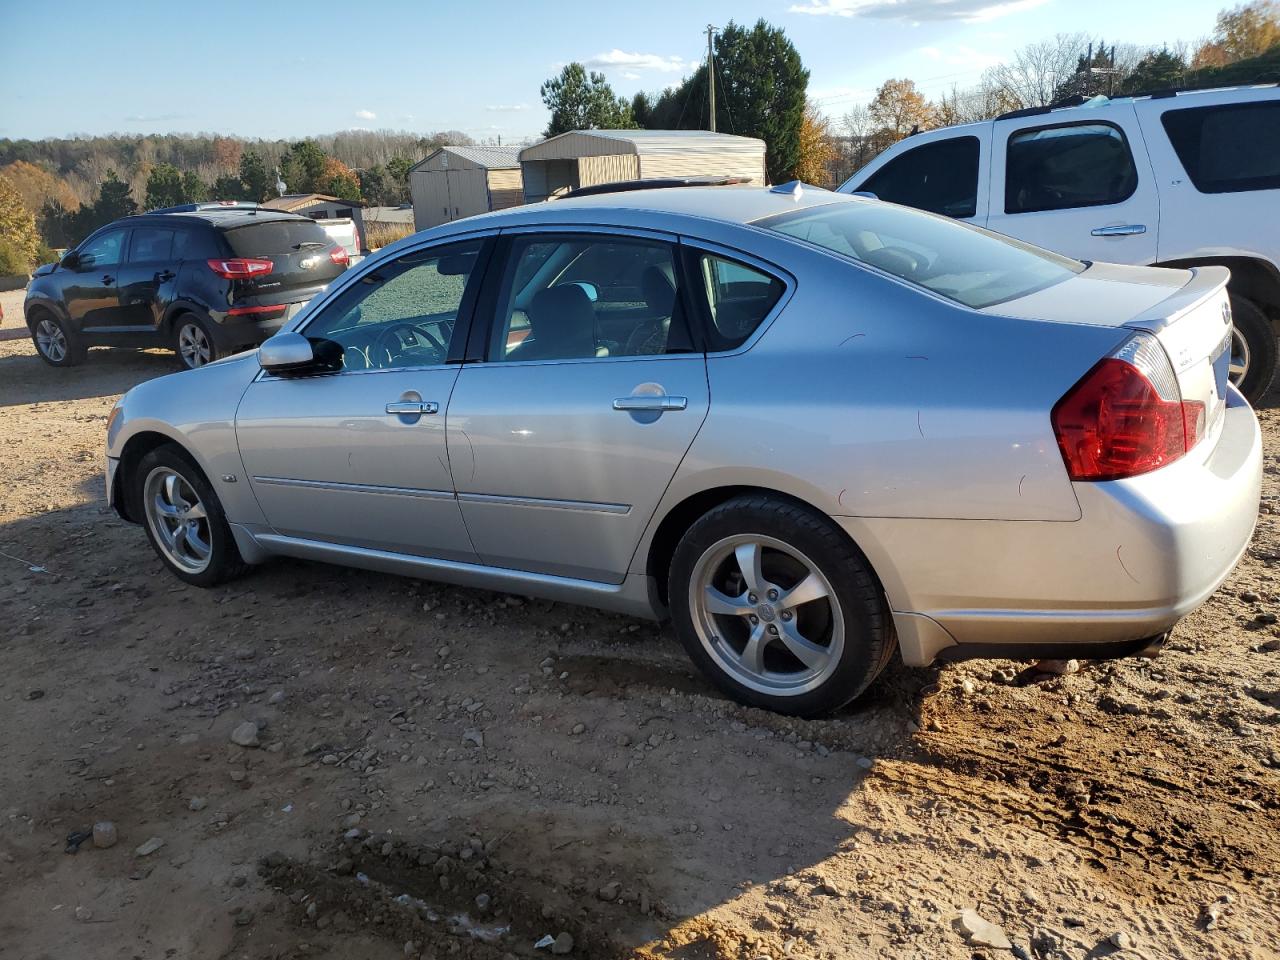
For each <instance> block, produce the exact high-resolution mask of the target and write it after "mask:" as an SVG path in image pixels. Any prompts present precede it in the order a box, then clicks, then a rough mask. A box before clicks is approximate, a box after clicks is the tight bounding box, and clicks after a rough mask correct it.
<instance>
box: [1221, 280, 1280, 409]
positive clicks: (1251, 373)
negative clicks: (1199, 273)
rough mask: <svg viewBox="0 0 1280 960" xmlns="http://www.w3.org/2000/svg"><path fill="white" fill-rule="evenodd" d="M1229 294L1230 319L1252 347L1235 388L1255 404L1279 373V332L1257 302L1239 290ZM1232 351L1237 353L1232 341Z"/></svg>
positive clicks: (1238, 332) (1246, 342)
mask: <svg viewBox="0 0 1280 960" xmlns="http://www.w3.org/2000/svg"><path fill="white" fill-rule="evenodd" d="M1228 294H1229V296H1230V298H1231V322H1232V323H1233V324H1234V325H1235V329H1236V333H1237V334H1239V335H1240V337H1241V339H1243V340H1244V343H1245V345H1246V347H1247V348H1248V351H1249V353H1248V364H1247V366H1246V367H1245V372H1244V376H1243V377H1241V378H1240V380H1239V382H1237V383H1236V389H1237V390H1239V391H1240V392H1241V393H1243V394H1244V396H1245V399H1246V400H1248V401H1249V402H1250V403H1252V404H1254V405H1255V406H1256V405H1257V404H1258V402H1259V401H1261V400H1262V398H1263V397H1265V396H1266V395H1267V391H1268V390H1269V389H1270V388H1271V380H1272V378H1273V377H1274V376H1275V373H1276V357H1277V353H1278V352H1280V351H1278V350H1277V347H1276V334H1275V331H1274V330H1273V329H1272V328H1271V321H1270V320H1268V319H1267V316H1266V314H1264V313H1263V312H1262V309H1261V308H1260V307H1259V306H1258V305H1257V304H1256V303H1254V302H1253V301H1252V300H1248V299H1246V298H1244V297H1242V296H1240V295H1239V294H1238V293H1230V291H1228ZM1232 353H1233V354H1235V353H1236V346H1235V344H1233V345H1232ZM1232 359H1233V360H1234V359H1235V357H1234V356H1233V358H1232Z"/></svg>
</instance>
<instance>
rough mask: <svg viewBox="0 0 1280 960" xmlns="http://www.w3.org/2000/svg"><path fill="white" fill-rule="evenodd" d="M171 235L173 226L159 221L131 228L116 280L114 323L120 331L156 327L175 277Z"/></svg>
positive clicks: (150, 330) (162, 315)
mask: <svg viewBox="0 0 1280 960" xmlns="http://www.w3.org/2000/svg"><path fill="white" fill-rule="evenodd" d="M174 235H175V230H174V228H173V227H169V226H166V225H164V223H163V221H162V222H161V223H158V224H156V225H155V226H152V225H150V224H139V225H138V226H135V227H134V228H133V230H132V231H131V233H130V237H129V249H128V252H127V253H126V255H125V261H124V263H123V264H121V266H120V271H119V279H118V284H119V289H120V310H119V311H118V313H117V318H118V320H117V322H116V324H115V326H116V327H117V329H118V330H119V331H120V332H122V333H151V332H154V331H157V330H159V329H160V324H161V321H162V320H163V319H164V311H165V308H166V307H167V306H168V304H169V303H170V302H171V301H172V300H173V296H174V288H175V286H176V283H177V279H178V268H177V265H176V263H175V262H174V256H173V247H174Z"/></svg>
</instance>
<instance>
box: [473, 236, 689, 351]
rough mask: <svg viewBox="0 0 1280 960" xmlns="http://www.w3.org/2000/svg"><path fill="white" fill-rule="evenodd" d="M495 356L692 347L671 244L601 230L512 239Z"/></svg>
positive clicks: (495, 335)
mask: <svg viewBox="0 0 1280 960" xmlns="http://www.w3.org/2000/svg"><path fill="white" fill-rule="evenodd" d="M500 290H501V292H500V294H499V297H498V312H497V321H498V322H497V323H495V324H494V329H493V336H492V339H491V341H490V344H489V350H488V359H489V360H491V361H518V360H585V359H592V358H604V357H642V356H653V355H655V354H664V353H673V352H683V351H686V350H688V349H690V341H689V335H688V329H687V325H686V322H685V317H684V310H683V308H682V301H681V297H680V292H679V275H678V273H677V271H676V266H675V252H674V247H673V245H672V244H670V243H667V242H666V241H662V240H647V239H640V238H618V237H606V236H596V235H577V236H575V235H555V236H549V235H545V234H544V235H533V234H531V235H527V236H518V237H515V238H514V239H513V240H512V243H511V253H510V254H509V256H508V258H507V267H506V270H505V277H504V278H503V282H502V285H501V287H500Z"/></svg>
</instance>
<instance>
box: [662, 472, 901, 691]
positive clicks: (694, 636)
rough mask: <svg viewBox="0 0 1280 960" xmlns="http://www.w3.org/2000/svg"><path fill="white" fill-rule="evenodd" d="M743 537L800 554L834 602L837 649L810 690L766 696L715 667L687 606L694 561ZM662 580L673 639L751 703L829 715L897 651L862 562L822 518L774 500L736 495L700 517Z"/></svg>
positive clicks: (884, 610) (874, 582) (718, 681)
mask: <svg viewBox="0 0 1280 960" xmlns="http://www.w3.org/2000/svg"><path fill="white" fill-rule="evenodd" d="M744 535H746V536H762V537H764V538H767V539H771V540H775V541H778V542H780V543H783V544H786V545H787V546H789V547H791V548H794V549H796V550H798V551H799V552H800V553H802V554H804V555H805V557H806V558H807V559H808V560H809V561H810V563H811V564H812V565H813V567H814V568H815V569H816V570H817V571H819V572H820V573H821V575H822V576H823V577H824V578H825V579H826V581H827V582H828V583H829V585H830V587H831V590H832V593H833V594H834V596H835V598H836V600H837V601H838V609H839V610H840V611H841V614H842V616H841V619H842V622H843V627H844V639H843V646H842V651H841V653H840V654H839V656H838V657H836V658H835V659H836V664H835V666H834V668H833V669H832V670H831V672H830V673H829V675H827V676H826V678H825V679H824V680H822V681H821V683H820V684H819V685H818V686H816V687H813V688H812V689H807V690H803V691H795V692H786V693H768V692H763V691H761V690H759V689H755V688H753V687H751V686H748V685H746V684H744V683H742V682H740V681H739V679H738V678H737V677H735V676H734V675H733V674H732V673H731V672H729V671H728V670H726V669H725V667H723V666H722V665H721V664H720V663H718V662H717V660H716V659H715V657H713V656H712V654H711V652H710V651H709V650H708V647H707V646H706V645H704V643H703V641H702V639H701V637H700V636H699V633H698V627H697V626H695V617H696V616H697V614H696V613H695V612H694V611H693V610H692V609H691V605H690V593H691V584H692V583H693V580H694V577H695V571H696V569H697V568H698V565H699V561H700V560H701V559H702V558H703V557H704V555H707V556H711V555H712V552H713V551H715V550H716V549H717V548H718V547H719V548H720V549H723V547H722V544H723V543H724V542H725V541H726V540H729V539H731V538H737V537H741V536H744ZM669 576H670V579H669V582H668V597H669V600H670V607H671V614H672V620H673V622H674V626H675V630H676V635H677V636H678V637H679V638H680V642H681V643H682V644H684V647H685V650H686V651H687V652H688V654H689V656H690V658H691V659H692V660H693V662H694V663H696V664H697V665H698V668H699V669H700V670H702V672H703V673H704V674H705V675H706V676H707V677H708V679H710V680H711V681H712V683H714V684H715V685H716V686H717V687H719V688H720V689H721V690H723V691H724V692H725V693H727V694H728V695H729V696H731V697H733V698H734V699H735V700H738V701H740V702H742V703H745V704H748V705H750V706H756V707H763V708H765V709H767V710H773V711H776V712H778V713H785V714H791V715H794V716H802V717H811V716H817V715H821V714H826V713H830V712H832V711H833V710H837V709H839V708H840V707H842V706H844V705H845V704H847V703H849V702H850V701H851V700H853V699H854V698H855V697H857V696H858V695H859V694H861V693H862V692H863V691H864V690H866V689H867V687H868V686H870V684H871V682H872V681H873V680H875V678H876V676H877V675H879V673H880V671H882V670H883V669H884V668H885V667H886V666H887V665H888V663H889V660H890V659H891V658H892V656H893V652H894V650H896V649H897V636H896V635H895V633H894V630H893V621H892V618H891V617H890V613H889V608H888V604H887V602H886V601H885V597H884V593H883V591H882V590H881V587H880V583H879V581H878V580H877V578H876V576H875V574H874V573H873V571H872V569H871V565H870V564H869V563H868V562H867V559H866V557H864V556H863V555H862V552H861V551H860V550H858V548H857V547H856V546H854V544H853V543H852V542H850V540H849V538H848V537H847V536H845V534H844V533H843V532H842V531H841V530H840V529H839V528H837V527H836V526H835V525H834V524H832V523H831V521H830V520H829V519H827V518H826V517H823V516H821V515H820V514H818V513H815V512H814V511H812V510H811V509H809V508H808V507H805V506H803V505H800V504H797V503H794V502H791V501H788V500H785V499H783V498H781V497H772V496H768V495H765V494H749V495H745V496H741V497H735V498H734V499H732V500H729V501H727V502H725V503H723V504H721V505H720V506H718V507H716V508H714V509H713V510H711V511H710V512H708V513H707V514H705V515H704V516H702V517H701V518H700V519H699V520H697V521H696V522H695V523H694V524H693V526H691V527H690V528H689V530H688V531H687V532H686V533H685V535H684V537H683V538H682V539H681V540H680V543H679V545H678V546H677V547H676V551H675V555H674V556H673V557H672V561H671V570H670V575H669ZM745 595H746V594H744V596H745ZM796 609H797V610H798V609H799V608H796ZM761 616H762V617H763V616H764V614H763V613H762V614H761ZM731 619H732V618H731ZM800 619H801V618H800V617H797V619H796V623H797V626H799V622H800ZM831 619H835V618H834V617H832V618H831ZM752 622H757V621H755V620H753V621H752ZM770 629H772V627H771V628H770Z"/></svg>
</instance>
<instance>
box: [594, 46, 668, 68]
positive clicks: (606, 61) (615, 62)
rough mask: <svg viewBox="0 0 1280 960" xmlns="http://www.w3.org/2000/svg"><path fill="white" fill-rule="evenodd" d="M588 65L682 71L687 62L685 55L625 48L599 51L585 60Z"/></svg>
mask: <svg viewBox="0 0 1280 960" xmlns="http://www.w3.org/2000/svg"><path fill="white" fill-rule="evenodd" d="M583 63H584V65H585V66H588V67H606V68H618V67H626V68H628V69H630V70H631V72H633V73H634V72H635V71H636V70H654V71H656V72H658V73H680V72H681V71H683V70H684V69H685V68H686V67H687V64H686V63H685V61H684V58H683V57H664V56H662V55H661V54H658V53H627V52H626V51H625V50H617V49H614V50H610V51H608V52H606V53H597V54H596V55H595V56H594V57H591V58H590V59H588V60H584V61H583Z"/></svg>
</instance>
